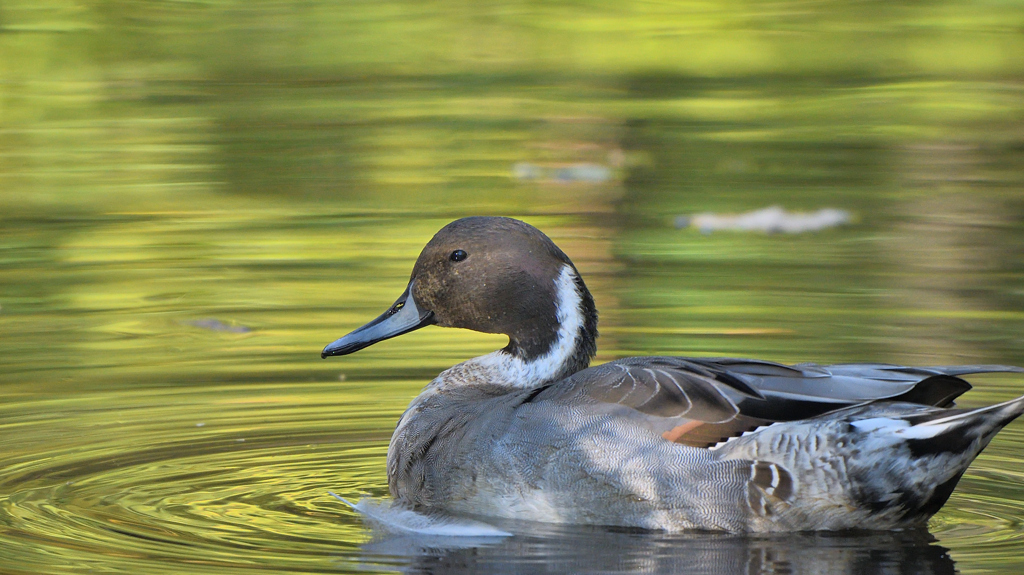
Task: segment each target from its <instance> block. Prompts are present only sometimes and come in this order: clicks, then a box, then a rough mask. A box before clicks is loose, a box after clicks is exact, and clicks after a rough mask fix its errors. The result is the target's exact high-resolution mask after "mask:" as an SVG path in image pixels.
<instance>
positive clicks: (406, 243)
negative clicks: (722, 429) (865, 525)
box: [0, 0, 1024, 573]
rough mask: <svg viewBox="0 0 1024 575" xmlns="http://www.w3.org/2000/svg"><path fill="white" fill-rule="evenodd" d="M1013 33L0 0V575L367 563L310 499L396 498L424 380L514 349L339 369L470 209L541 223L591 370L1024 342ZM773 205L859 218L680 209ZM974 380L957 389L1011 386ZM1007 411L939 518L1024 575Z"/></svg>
mask: <svg viewBox="0 0 1024 575" xmlns="http://www.w3.org/2000/svg"><path fill="white" fill-rule="evenodd" d="M1022 19H1024V11H1021V10H1020V6H1019V5H1018V3H1015V2H1008V3H999V2H972V3H968V4H963V3H954V2H931V3H923V4H921V3H919V4H915V5H913V6H910V5H906V6H904V5H885V6H883V5H880V4H877V3H868V4H856V5H851V4H849V3H839V2H823V3H819V4H810V5H809V4H806V3H787V2H783V3H774V4H771V5H754V4H751V5H748V4H742V3H729V2H719V3H711V4H699V3H663V4H640V3H618V2H577V3H560V2H553V3H543V4H536V3H526V2H521V3H516V2H503V3H455V2H438V3H433V4H430V5H422V4H420V3H412V2H410V3H376V4H374V3H348V2H347V3H340V4H335V3H327V2H304V3H299V2H294V3H293V2H280V3H272V4H265V5H264V4H260V5H254V4H252V3H247V2H234V1H227V0H224V1H216V0H211V1H207V2H61V1H51V2H35V1H32V2H29V1H14V0H12V1H8V2H4V3H3V4H2V5H0V187H2V193H0V225H2V234H0V329H2V334H3V335H2V336H0V365H2V370H0V445H3V446H4V448H3V453H2V455H0V486H2V487H0V539H2V541H3V545H2V546H0V559H2V560H3V562H4V564H5V566H4V567H3V568H2V569H7V570H8V571H10V572H19V571H20V572H66V571H69V570H76V569H77V570H83V569H95V570H100V569H107V570H122V571H132V572H137V573H143V572H155V571H161V572H166V571H167V570H168V569H174V570H179V571H187V572H203V571H207V572H224V570H225V569H235V568H237V569H239V570H241V569H248V568H250V567H252V566H260V567H264V568H268V569H292V570H306V571H322V570H329V569H332V570H333V569H341V570H351V569H354V568H355V567H354V564H353V563H352V562H353V561H355V560H356V558H357V556H358V553H357V546H358V545H359V544H361V543H363V542H365V541H366V539H367V537H368V534H367V532H366V530H365V529H364V528H363V527H362V526H361V524H360V523H359V522H358V521H357V520H356V519H355V518H354V517H353V515H352V514H351V513H350V512H349V511H347V510H346V509H344V508H341V507H340V506H339V505H337V504H336V502H335V501H334V500H332V499H331V498H330V497H329V496H327V495H326V491H327V490H328V489H331V490H334V491H337V492H339V493H341V494H343V495H346V496H353V497H354V496H358V495H359V494H360V493H369V494H372V495H378V496H379V495H383V494H384V493H385V492H386V487H385V486H386V479H385V475H384V468H383V457H384V453H385V450H386V444H387V439H388V437H389V436H390V432H391V429H392V426H393V423H394V421H395V420H396V419H397V417H398V414H399V413H400V412H401V410H402V409H403V408H404V406H405V405H406V404H407V402H408V400H409V399H410V398H411V397H412V396H413V395H415V393H416V392H417V391H418V389H419V388H420V387H421V386H422V385H423V384H424V383H425V382H426V381H428V380H429V379H430V378H431V377H432V376H433V375H434V374H436V373H437V372H438V371H439V370H441V369H443V368H444V367H446V366H449V365H451V364H453V363H456V362H458V361H461V360H463V359H465V358H468V357H471V356H473V355H478V354H481V353H484V352H487V351H490V350H492V349H494V348H496V347H498V346H500V345H502V344H503V342H502V339H501V338H499V337H494V336H485V335H480V334H474V333H470V332H462V331H452V330H448V331H440V330H437V329H429V330H422V331H420V332H416V333H413V334H410V335H407V336H404V337H403V338H401V339H400V340H396V341H391V342H386V343H383V344H380V345H378V346H374V347H372V348H370V349H367V350H365V351H363V352H360V353H359V354H357V355H354V356H352V357H347V358H345V359H344V360H337V361H320V360H319V359H318V354H319V350H320V349H321V348H322V347H323V345H324V344H326V343H328V342H330V341H331V340H333V339H335V338H336V337H338V336H340V335H342V334H343V333H344V332H345V331H347V330H348V329H351V328H352V327H355V326H357V325H360V324H361V323H363V322H364V321H366V320H367V319H370V318H372V317H374V316H376V315H377V314H378V313H380V312H381V311H382V310H383V309H384V308H385V306H387V305H388V304H390V303H391V302H392V301H393V300H394V298H395V297H397V296H398V295H399V294H400V293H401V291H402V289H403V288H404V285H405V282H406V281H407V279H408V273H409V270H410V269H411V266H412V262H413V261H414V259H415V257H416V255H417V253H418V251H419V249H420V247H421V246H422V244H423V243H424V242H425V241H426V240H427V239H429V237H430V236H431V234H432V233H433V232H434V231H436V230H437V229H438V228H440V227H441V226H442V225H443V224H444V223H446V222H447V221H449V220H450V219H452V218H454V217H458V216H461V215H468V214H484V213H489V214H504V215H514V216H518V217H523V218H525V219H527V220H528V221H530V222H531V223H533V224H535V225H537V226H539V227H541V228H542V229H544V230H545V231H546V232H548V233H549V234H550V235H551V236H552V237H553V238H554V239H555V241H556V242H558V243H559V244H560V245H561V246H562V247H563V248H564V249H565V251H566V252H567V253H569V254H570V256H571V257H573V259H574V261H576V262H577V264H578V265H579V267H580V269H581V270H582V272H583V273H584V274H585V277H586V280H587V282H588V285H589V286H590V287H591V289H592V291H594V292H595V298H596V300H597V303H598V305H599V307H600V309H601V311H602V332H603V336H602V338H601V340H600V342H599V343H600V346H601V350H600V356H599V360H601V361H604V360H608V359H612V358H615V357H621V356H626V355H633V354H648V353H676V354H698V355H735V356H753V357H764V358H770V359H776V360H782V361H804V360H814V361H822V362H824V361H832V362H838V361H864V360H877V361H891V362H900V363H912V364H935V363H1013V364H1021V363H1024V339H1022V338H1021V335H1020V334H1021V333H1024V329H1022V328H1024V317H1022V316H1021V311H1020V310H1021V309H1024V305H1022V304H1024V290H1022V289H1021V285H1022V279H1024V250H1021V249H1019V248H1020V246H1021V245H1024V226H1022V225H1021V221H1022V215H1024V199H1022V198H1024V197H1022V196H1021V194H1020V189H1021V185H1022V183H1024V181H1022V176H1021V174H1022V173H1024V169H1022V168H1024V161H1022V154H1021V150H1022V149H1024V146H1022V135H1024V131H1022V118H1024V113H1022V111H1024V85H1022V84H1021V82H1020V78H1021V73H1022V71H1024V58H1022V56H1021V55H1024V45H1022V44H1024V38H1022V37H1021V35H1020V34H1019V33H1018V32H1019V29H1020V26H1021V24H1022V23H1024V22H1022ZM772 204H780V205H784V206H785V207H787V208H789V209H805V210H812V209H817V208H820V207H838V208H843V209H847V210H850V211H851V212H853V214H854V216H855V220H854V222H853V224H851V225H849V226H846V227H843V228H838V229H833V230H827V231H823V232H820V233H816V234H808V235H800V236H784V235H759V234H741V233H727V232H723V233H714V234H711V235H704V234H701V233H700V232H698V231H695V230H689V229H685V230H679V229H675V228H674V227H673V225H672V222H673V221H674V219H675V217H676V216H677V215H681V214H693V213H699V212H707V211H715V212H742V211H748V210H752V209H757V208H762V207H765V206H768V205H772ZM978 383H979V385H978V389H977V390H976V391H974V392H972V393H971V394H970V395H969V396H968V397H967V398H966V402H967V403H969V404H971V405H978V404H984V403H989V402H992V401H996V400H1000V399H1006V398H1008V397H1012V396H1014V395H1017V394H1019V393H1020V388H1021V381H1020V379H1019V378H1012V377H1007V376H998V377H997V376H992V377H986V378H981V379H979V380H978ZM1019 427H1020V426H1019V425H1017V426H1016V427H1015V426H1011V428H1010V429H1008V430H1007V431H1006V432H1004V434H1003V435H1001V436H1000V438H999V439H997V440H996V442H995V443H994V444H993V445H992V446H991V447H990V448H989V450H988V451H987V452H986V454H985V455H984V456H983V457H982V458H981V459H980V460H979V461H978V462H977V464H976V465H975V466H974V467H973V468H972V470H971V472H969V473H968V474H967V476H965V479H964V481H963V482H962V485H961V487H960V489H959V490H958V491H957V492H956V493H955V494H954V496H953V498H952V500H951V503H950V505H948V506H947V508H946V509H945V510H944V511H943V513H941V514H940V515H939V516H938V517H937V518H936V520H935V522H934V523H933V531H935V532H936V534H937V535H938V537H939V540H940V542H941V543H942V544H943V545H945V546H947V547H949V548H950V549H951V550H952V555H953V557H954V559H956V561H957V567H958V568H959V569H961V570H962V571H963V572H978V571H981V570H985V569H996V570H1012V569H1014V568H1018V569H1019V567H1020V559H1019V557H1020V556H1021V553H1020V552H1021V550H1022V546H1021V545H1022V544H1021V543H1020V535H1019V533H1020V509H1021V505H1020V502H1021V501H1024V492H1022V491H1024V490H1022V489H1021V487H1020V485H1021V482H1020V479H1021V478H1022V476H1024V468H1022V466H1021V463H1020V461H1019V458H1018V457H1017V456H1016V454H1017V452H1018V451H1019V446H1020V445H1022V444H1024V437H1022V433H1021V432H1020V431H1019V430H1018V428H1019ZM390 561H393V562H394V564H393V565H392V566H401V565H402V564H404V563H403V561H402V560H400V559H391V560H390ZM384 563H385V565H384V566H383V567H380V566H379V565H378V567H380V568H381V569H386V568H387V566H388V565H389V564H388V563H387V561H384Z"/></svg>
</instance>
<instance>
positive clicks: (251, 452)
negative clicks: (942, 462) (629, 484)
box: [0, 382, 1024, 573]
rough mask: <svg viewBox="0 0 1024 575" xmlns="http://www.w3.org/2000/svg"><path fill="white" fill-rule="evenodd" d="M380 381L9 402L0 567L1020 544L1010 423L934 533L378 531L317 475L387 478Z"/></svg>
mask: <svg viewBox="0 0 1024 575" xmlns="http://www.w3.org/2000/svg"><path fill="white" fill-rule="evenodd" d="M374 385H375V386H378V387H376V389H380V387H379V384H378V383H375V384H374ZM387 385H391V386H392V387H391V388H392V389H395V390H396V393H395V394H393V395H391V396H390V397H381V396H380V394H379V393H377V394H374V393H372V392H371V388H370V387H369V386H367V387H360V386H358V385H352V384H345V385H344V386H341V387H339V385H338V384H337V383H330V384H308V383H307V384H295V385H292V386H281V385H265V386H235V387H224V386H211V387H201V386H198V387H195V386H194V387H190V388H187V389H173V390H167V389H158V390H139V391H137V392H133V393H129V392H122V393H119V394H109V393H106V394H84V395H78V396H74V397H70V398H51V399H46V400H37V401H28V402H23V403H8V404H6V405H4V406H2V407H0V410H2V415H3V420H2V421H3V422H4V423H3V425H2V429H3V433H4V437H5V438H6V439H7V440H8V441H7V445H6V446H5V451H4V454H3V456H2V462H0V463H2V472H0V530H2V540H3V541H4V547H3V548H2V549H0V556H2V558H3V560H4V566H3V568H2V569H0V571H3V572H5V573H66V572H84V571H90V572H131V573H155V572H161V573H165V572H167V571H168V570H169V569H173V570H179V571H183V572H190V573H226V572H233V571H235V570H238V571H241V570H246V571H249V570H251V569H253V568H260V569H271V570H278V571H287V572H323V571H361V572H364V571H367V570H369V571H376V570H384V571H392V570H396V569H397V570H404V571H410V572H467V573H472V572H480V571H488V572H522V573H530V572H535V571H536V569H537V568H538V567H539V566H540V565H546V566H548V567H551V568H553V569H554V570H555V571H576V572H580V571H603V572H648V573H667V572H678V571H680V570H683V571H686V572H694V573H738V572H743V573H746V572H758V571H763V570H766V569H769V568H771V569H780V568H785V569H790V570H795V571H797V572H799V571H815V570H819V569H825V568H827V569H828V571H829V572H830V573H842V572H850V573H858V572H863V569H864V568H865V566H869V565H870V566H871V567H872V569H878V570H881V571H882V572H885V571H886V570H889V569H890V568H891V569H892V570H898V567H899V566H900V565H904V564H906V563H907V562H913V563H914V564H916V565H919V567H920V569H919V571H920V572H922V573H946V572H950V570H951V569H953V568H954V567H955V568H960V569H962V570H963V571H965V572H970V571H972V570H975V569H985V568H986V567H992V568H996V569H1005V568H1006V567H1007V565H1012V564H1015V563H1019V562H1020V561H1021V560H1020V558H1017V557H1014V555H1013V554H1014V552H1015V550H1016V549H1019V548H1020V546H1021V545H1022V544H1024V542H1022V538H1024V529H1022V526H1021V517H1022V512H1021V510H1022V508H1024V482H1022V481H1021V477H1022V465H1021V462H1020V460H1019V458H1018V457H1017V455H1016V451H1017V450H1016V448H1015V447H1014V446H1016V445H1021V444H1022V442H1024V430H1020V429H1018V428H1017V427H1016V426H1011V428H1010V429H1008V430H1007V431H1006V432H1005V433H1004V434H1003V435H1002V436H1000V438H999V439H998V440H997V441H996V443H994V444H993V445H992V446H991V447H990V449H989V451H987V452H986V454H985V456H984V457H983V458H982V459H980V460H979V461H978V462H977V463H976V464H975V466H974V467H973V468H972V470H971V472H970V473H969V474H968V475H967V476H966V477H965V479H964V481H963V482H962V485H961V488H960V489H959V490H958V491H957V492H956V494H955V495H954V496H953V498H952V499H951V501H950V504H949V505H948V506H947V508H946V510H944V512H943V513H941V514H940V515H939V516H938V517H937V518H936V520H935V521H934V522H933V524H932V526H931V527H932V534H931V535H930V534H929V533H927V532H923V531H922V532H908V533H890V534H877V533H875V534H861V535H836V534H817V535H798V536H790V537H755V538H746V537H733V536H723V535H707V534H704V535H701V534H695V535H662V534H651V533H637V532H630V531H619V530H605V529H593V528H569V527H561V528H560V527H553V526H536V525H526V526H524V525H517V524H507V523H506V524H501V527H502V528H507V529H510V530H511V531H513V532H515V533H517V535H515V536H514V537H511V538H507V539H497V540H494V539H492V540H488V541H483V542H472V541H470V542H465V541H459V540H457V539H456V540H452V539H437V538H434V539H431V538H415V537H413V538H408V537H405V538H403V537H386V538H381V537H374V536H373V534H372V533H371V532H370V531H369V530H368V528H367V527H365V526H364V524H363V523H362V521H361V520H360V519H359V518H358V517H357V516H356V514H355V513H354V512H352V511H351V510H349V509H348V508H346V507H345V506H344V505H341V504H340V503H339V502H338V501H336V500H335V499H334V498H332V497H331V496H330V495H329V494H328V491H329V490H330V491H335V492H337V493H339V494H342V495H343V496H346V497H354V498H358V497H360V496H363V495H370V496H374V497H384V496H386V493H387V489H386V479H385V472H384V458H385V453H386V449H387V441H388V437H389V435H390V432H391V430H392V428H393V425H394V421H395V419H396V418H397V416H398V414H399V413H400V412H401V410H402V409H403V408H404V404H405V401H406V399H407V398H408V397H409V396H410V395H411V394H413V393H415V391H416V389H418V386H419V383H418V382H388V384H387ZM110 405H116V406H119V407H117V408H107V407H106V406H110ZM1007 494H1009V496H1008V495H1007ZM947 550H948V553H947ZM887 566H888V567H887ZM751 570H753V571H751Z"/></svg>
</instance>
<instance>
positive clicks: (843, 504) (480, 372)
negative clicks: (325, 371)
mask: <svg viewBox="0 0 1024 575" xmlns="http://www.w3.org/2000/svg"><path fill="white" fill-rule="evenodd" d="M432 324H434V325H439V326H442V327H461V328H468V329H473V330H476V331H481V332H485V333H500V334H505V335H507V336H508V337H509V344H508V345H507V346H506V347H505V348H503V349H501V350H498V351H495V352H493V353H490V354H487V355H484V356H481V357H477V358H474V359H471V360H469V361H466V362H463V363H460V364H458V365H456V366H454V367H452V368H450V369H448V370H446V371H444V372H442V373H441V374H440V375H438V376H437V378H436V379H434V381H432V382H430V384H429V385H427V387H426V388H425V389H424V390H423V392H422V393H420V395H419V396H417V397H416V398H415V399H414V400H413V401H412V403H411V404H410V406H409V409H408V410H406V412H405V414H404V415H403V416H402V418H401V420H400V421H399V423H398V428H397V429H396V430H395V434H394V436H393V437H392V439H391V445H390V447H389V448H388V484H389V486H390V489H391V493H392V495H393V496H394V497H395V498H396V500H398V501H401V502H403V503H406V504H409V505H411V506H413V507H416V508H420V509H430V510H438V509H440V510H445V511H448V512H453V513H465V514H473V515H485V516H495V517H507V518H514V519H526V520H534V521H547V522H560V523H576V524H599V525H620V526H630V527H644V528H650V529H665V530H669V531H679V530H684V529H713V530H724V531H733V532H742V531H754V532H758V531H760V532H764V531H794V530H815V529H849V528H860V529H891V528H897V527H905V526H911V525H919V524H922V523H924V522H925V521H927V519H928V518H929V517H931V515H933V514H934V513H935V512H936V511H938V510H939V509H940V508H941V507H942V505H943V504H944V503H945V502H946V500H947V499H948V498H949V495H950V493H952V491H953V489H954V488H955V487H956V484H957V481H959V479H960V476H961V475H962V474H963V472H964V471H965V470H966V469H967V466H968V465H970V463H971V461H973V460H974V458H975V457H977V455H978V453H980V452H981V450H982V449H984V448H985V446H986V445H988V442H989V441H990V440H991V439H992V437H994V436H995V434H996V433H997V432H998V431H999V430H1000V429H1002V427H1003V426H1005V425H1006V424H1007V423H1009V422H1010V421H1012V420H1013V419H1015V418H1016V417H1018V416H1019V415H1020V414H1021V413H1022V412H1024V397H1021V398H1018V399H1014V400H1012V401H1008V402H1005V403H1001V404H998V405H993V406H989V407H985V408H981V409H973V410H967V409H954V408H952V405H953V400H954V399H956V397H958V396H959V395H960V394H962V393H964V392H965V391H967V390H969V389H970V385H969V384H968V383H967V382H965V381H964V380H963V379H961V378H960V376H961V375H965V374H970V373H980V372H993V371H1012V372H1017V373H1024V369H1021V368H1019V367H1011V366H1001V365H971V366H952V367H903V366H895V365H883V364H846V365H832V366H819V365H814V364H800V365H795V366H787V365H781V364H777V363H772V362H766V361H758V360H747V359H728V358H714V359H709V358H681V357H633V358H626V359H621V360H618V361H613V362H609V363H606V364H604V365H600V366H597V367H588V365H589V363H590V359H591V358H592V357H593V355H594V352H595V349H596V345H595V340H596V338H597V310H596V309H595V307H594V301H593V298H592V297H591V295H590V292H588V291H587V288H586V285H585V284H584V283H583V279H582V278H581V277H580V276H579V273H578V272H577V271H576V268H575V266H573V264H572V262H571V261H570V260H569V258H568V257H567V256H566V255H565V254H564V253H563V252H562V251H561V250H560V249H558V247H557V246H555V244H554V243H552V242H551V240H550V239H548V238H547V236H545V235H544V234H543V233H541V232H540V231H538V230H537V229H536V228H533V227H532V226H530V225H528V224H525V223H523V222H520V221H518V220H513V219H509V218H494V217H473V218H464V219H461V220H457V221H455V222H452V223H451V224H448V225H447V226H445V227H444V228H443V229H441V231H439V232H438V233H437V234H436V235H435V236H434V238H433V239H431V240H430V242H429V243H428V244H427V245H426V247H424V248H423V252H422V253H421V254H420V256H419V258H418V259H417V261H416V265H415V267H414V268H413V272H412V277H411V278H410V280H409V286H408V288H407V289H406V291H405V293H403V294H402V296H401V297H400V298H399V299H398V301H396V302H395V304H394V305H392V306H391V307H390V308H389V309H388V310H387V311H386V312H385V313H384V314H382V315H381V316H380V317H378V318H377V319H375V320H373V321H372V322H370V323H368V324H367V325H365V326H363V327H361V328H359V329H357V330H355V331H353V332H352V333H350V334H348V335H346V336H345V337H343V338H341V339H339V340H337V341H335V342H334V343H332V344H330V345H328V346H327V347H326V348H324V351H323V354H322V356H323V357H327V356H330V355H345V354H348V353H353V352H355V351H358V350H360V349H362V348H364V347H366V346H369V345H372V344H374V343H376V342H379V341H382V340H385V339H388V338H391V337H395V336H397V335H401V334H403V333H407V332H409V331H412V330H415V329H419V328H421V327H424V326H427V325H432Z"/></svg>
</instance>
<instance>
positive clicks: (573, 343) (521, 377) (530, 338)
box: [472, 264, 597, 388]
mask: <svg viewBox="0 0 1024 575" xmlns="http://www.w3.org/2000/svg"><path fill="white" fill-rule="evenodd" d="M551 314H553V317H546V318H540V319H539V320H537V321H535V322H534V324H533V325H531V326H527V327H526V328H524V329H522V330H521V331H520V332H519V333H515V334H510V335H509V344H508V345H507V346H506V347H505V348H504V349H500V350H498V351H496V352H494V353H490V354H488V355H485V356H483V357H479V358H477V359H476V360H472V361H474V362H476V363H479V364H481V365H483V366H486V367H489V368H492V369H495V370H497V371H499V372H500V373H501V375H502V376H503V377H501V379H504V380H505V381H506V382H507V384H508V385H510V386H513V387H520V388H531V387H536V386H538V385H543V384H545V383H548V382H550V381H556V380H559V379H562V378H565V377H568V376H570V375H572V374H574V373H576V372H577V371H580V370H581V369H585V368H586V367H587V366H588V365H590V360H591V358H593V357H594V354H595V353H596V351H597V308H596V307H595V306H594V298H593V297H592V296H591V295H590V291H588V290H587V286H586V285H585V284H584V283H583V280H582V279H580V277H579V274H578V273H576V270H575V269H574V268H573V266H571V265H569V264H566V265H564V266H563V267H562V269H561V272H560V273H559V275H558V277H557V278H556V279H555V282H554V308H553V310H552V311H551V312H550V314H549V316H550V315H551Z"/></svg>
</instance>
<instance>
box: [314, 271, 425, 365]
mask: <svg viewBox="0 0 1024 575" xmlns="http://www.w3.org/2000/svg"><path fill="white" fill-rule="evenodd" d="M432 323H434V313H433V312H431V311H429V310H422V309H420V307H419V306H418V305H416V300H415V299H413V297H412V282H410V283H409V287H407V288H405V293H403V294H402V295H401V297H399V298H398V300H397V301H396V302H395V303H394V304H393V305H392V306H391V307H389V308H388V311H386V312H384V313H382V314H381V315H380V317H378V318H377V319H375V320H373V321H371V322H370V323H368V324H366V325H364V326H363V327H361V328H359V329H357V330H355V331H353V332H352V333H350V334H348V335H346V336H345V337H343V338H341V339H339V340H337V341H335V342H334V343H332V344H330V345H328V346H327V347H325V348H324V351H323V352H321V353H320V357H321V358H325V357H327V356H329V355H348V354H350V353H355V352H357V351H359V350H361V349H363V348H364V347H369V346H371V345H373V344H375V343H377V342H378V341H384V340H385V339H390V338H392V337H395V336H399V335H402V334H403V333H409V332H410V331H413V330H416V329H419V328H421V327H423V326H427V325H430V324H432Z"/></svg>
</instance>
